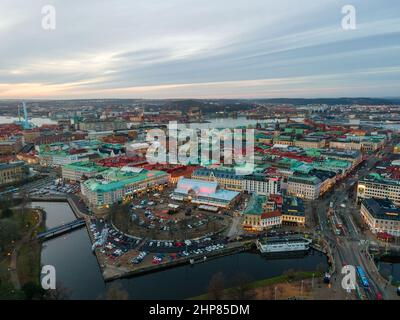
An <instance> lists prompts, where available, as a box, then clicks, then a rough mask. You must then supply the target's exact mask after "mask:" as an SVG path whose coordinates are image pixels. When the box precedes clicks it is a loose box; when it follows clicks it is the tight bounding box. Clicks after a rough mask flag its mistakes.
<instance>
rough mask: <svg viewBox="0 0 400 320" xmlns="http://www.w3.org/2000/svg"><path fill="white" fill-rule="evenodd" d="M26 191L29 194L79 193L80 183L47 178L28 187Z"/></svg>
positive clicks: (55, 194)
mask: <svg viewBox="0 0 400 320" xmlns="http://www.w3.org/2000/svg"><path fill="white" fill-rule="evenodd" d="M28 192H29V194H30V195H31V196H46V195H49V196H52V195H54V196H57V195H66V194H79V193H80V185H79V183H74V184H69V183H62V182H58V179H47V180H46V182H44V183H41V184H40V185H38V186H34V187H31V188H29V190H28Z"/></svg>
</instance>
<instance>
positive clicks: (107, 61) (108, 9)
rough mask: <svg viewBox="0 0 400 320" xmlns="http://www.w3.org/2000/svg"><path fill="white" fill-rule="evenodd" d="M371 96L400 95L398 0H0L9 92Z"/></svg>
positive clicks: (1, 89)
mask: <svg viewBox="0 0 400 320" xmlns="http://www.w3.org/2000/svg"><path fill="white" fill-rule="evenodd" d="M45 5H51V6H53V7H54V9H55V29H52V30H46V29H44V28H43V26H42V20H43V19H45V18H47V15H46V12H45V13H42V8H43V6H45ZM345 5H352V6H353V7H354V8H355V18H356V20H355V21H356V24H355V26H356V28H355V29H343V27H342V19H343V17H345V15H346V14H343V13H342V7H343V6H345ZM45 21H48V20H45ZM361 96H363V97H394V96H396V97H399V96H400V1H398V0H368V1H367V0H346V1H339V0H302V1H298V0H279V1H277V0H140V1H139V0H114V1H108V0H84V1H76V0H75V1H73V0H70V1H65V0H57V1H56V0H46V1H42V0H31V1H26V0H1V1H0V99H72V98H73V99H76V98H151V99H164V98H276V97H288V98H290V97H299V98H313V97H361Z"/></svg>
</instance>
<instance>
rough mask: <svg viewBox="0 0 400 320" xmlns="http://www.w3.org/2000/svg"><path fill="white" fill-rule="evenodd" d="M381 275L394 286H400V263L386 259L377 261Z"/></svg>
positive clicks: (396, 260) (397, 259) (397, 260)
mask: <svg viewBox="0 0 400 320" xmlns="http://www.w3.org/2000/svg"><path fill="white" fill-rule="evenodd" d="M376 264H377V266H378V269H379V272H380V274H381V275H382V276H383V277H384V278H385V279H387V280H392V284H395V285H399V286H400V261H399V258H398V257H397V258H396V259H384V260H380V261H376Z"/></svg>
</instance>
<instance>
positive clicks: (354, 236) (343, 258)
mask: <svg viewBox="0 0 400 320" xmlns="http://www.w3.org/2000/svg"><path fill="white" fill-rule="evenodd" d="M386 150H388V149H385V151H386ZM378 161H379V160H378V159H377V158H376V157H375V156H374V155H372V156H370V157H368V158H367V160H366V161H365V162H364V163H363V164H362V165H361V166H359V167H358V168H357V170H356V171H355V172H353V174H351V175H349V176H347V177H346V178H345V179H344V180H342V181H341V182H339V183H338V184H337V185H336V186H335V187H334V190H333V191H331V192H329V193H328V194H326V195H325V196H324V197H323V198H322V199H319V200H317V201H316V202H315V203H313V204H312V205H313V206H314V207H315V208H316V213H317V217H318V220H319V221H318V222H319V231H318V233H319V235H320V237H322V238H324V239H325V240H326V241H327V242H328V243H329V245H330V246H331V248H332V253H333V256H334V259H335V270H336V273H335V275H334V276H333V277H332V289H333V290H334V292H335V298H341V297H342V298H343V296H345V297H346V298H348V294H347V293H346V292H345V290H344V289H342V286H341V279H342V275H341V269H342V267H343V266H344V265H353V266H357V265H360V266H362V267H363V269H364V270H365V272H366V274H367V277H368V279H369V282H370V288H368V289H363V291H364V296H365V297H366V298H367V299H371V300H373V299H376V294H377V293H378V292H380V293H381V294H382V296H383V298H384V299H393V298H395V297H397V296H396V295H395V292H394V290H391V289H392V288H391V289H389V290H385V289H386V283H385V282H384V281H383V279H382V277H381V276H380V275H379V273H378V271H377V269H376V266H375V264H374V262H373V261H371V259H370V258H369V257H367V256H366V253H365V246H364V245H363V244H362V243H363V240H364V241H365V240H367V239H366V235H365V234H364V233H363V232H362V231H361V230H359V228H358V226H357V224H356V223H355V221H357V220H355V219H358V217H356V215H359V208H358V206H357V204H356V199H355V198H356V195H355V192H354V188H355V187H356V184H357V180H358V179H359V178H362V177H364V176H366V175H367V174H368V173H369V172H370V170H371V169H372V168H373V167H374V166H375V165H376V163H377V162H378ZM331 202H333V204H334V208H333V209H334V211H335V212H336V215H337V216H338V217H339V218H340V219H341V220H342V223H343V228H342V234H341V235H337V234H335V233H334V232H333V229H332V227H331V224H330V219H329V217H328V207H329V204H330V203H331ZM389 291H393V293H391V292H389ZM340 293H341V294H340ZM355 297H356V296H355V293H354V292H353V294H352V298H355Z"/></svg>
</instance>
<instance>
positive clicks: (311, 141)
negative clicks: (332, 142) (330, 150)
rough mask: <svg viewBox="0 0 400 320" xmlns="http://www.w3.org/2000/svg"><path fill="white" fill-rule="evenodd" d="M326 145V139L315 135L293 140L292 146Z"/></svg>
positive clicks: (317, 146)
mask: <svg viewBox="0 0 400 320" xmlns="http://www.w3.org/2000/svg"><path fill="white" fill-rule="evenodd" d="M325 145H326V140H325V139H323V138H317V137H312V138H311V137H306V138H304V139H300V140H295V141H294V146H295V147H300V148H305V149H306V148H315V149H319V148H324V147H325Z"/></svg>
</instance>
